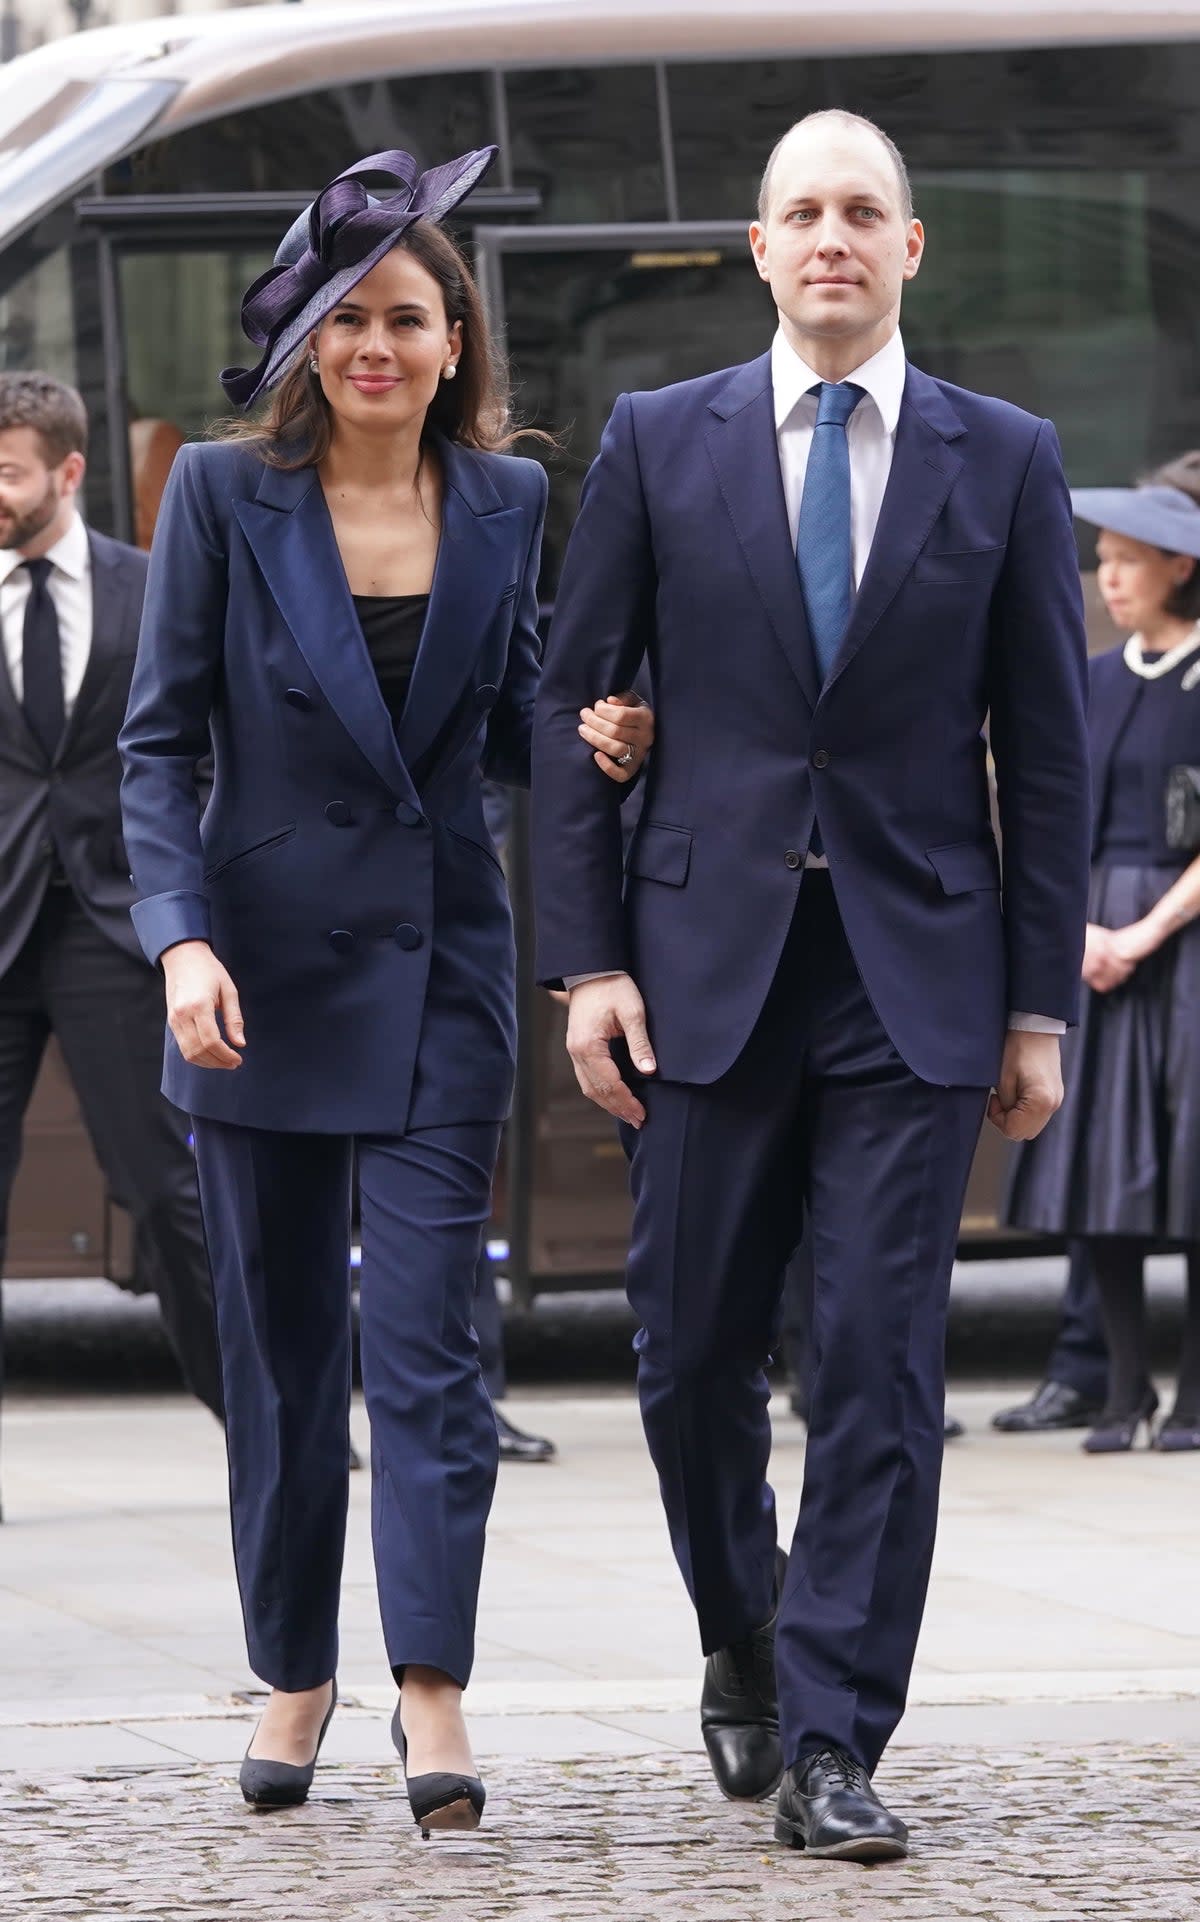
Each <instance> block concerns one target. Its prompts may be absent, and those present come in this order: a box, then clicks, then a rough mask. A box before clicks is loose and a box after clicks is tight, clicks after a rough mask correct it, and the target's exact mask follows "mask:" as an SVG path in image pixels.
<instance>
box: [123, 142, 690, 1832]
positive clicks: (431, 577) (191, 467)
mask: <svg viewBox="0 0 1200 1922" xmlns="http://www.w3.org/2000/svg"><path fill="white" fill-rule="evenodd" d="M493 155H494V149H488V150H485V151H483V152H481V153H477V154H471V155H467V156H466V157H465V158H464V159H462V160H459V161H455V162H452V163H450V164H449V165H448V166H446V167H443V168H440V169H437V170H435V171H434V172H432V173H428V174H426V175H424V176H422V177H421V178H420V179H418V178H417V174H416V168H415V166H414V164H413V163H412V161H411V160H410V159H409V157H408V156H407V155H405V154H399V153H388V154H378V155H373V156H371V157H370V159H369V160H366V161H363V162H361V163H359V165H358V166H357V167H355V168H352V169H350V170H349V172H348V173H347V174H345V175H342V176H340V177H339V179H338V180H336V181H334V182H333V183H331V185H330V186H329V187H328V188H326V189H325V190H324V191H323V192H322V193H321V194H320V195H319V196H318V198H317V200H316V201H314V203H313V205H312V207H311V208H310V209H309V211H308V213H307V215H306V216H304V217H303V218H302V220H301V221H299V222H297V224H296V226H295V227H294V228H293V229H292V230H291V232H290V233H289V234H288V236H287V237H286V238H285V240H284V242H283V243H282V245H281V247H280V250H279V253H278V255H277V257H276V265H275V267H274V268H273V269H272V270H271V271H270V272H269V273H268V274H267V275H265V276H263V278H262V279H261V280H259V281H258V282H256V283H255V285H254V287H252V288H251V289H250V292H249V293H248V295H247V297H246V302H245V304H244V306H243V324H244V326H245V328H246V331H247V333H248V334H249V336H250V338H251V339H254V340H257V341H258V342H260V343H263V344H265V349H266V351H265V353H264V355H263V359H262V361H261V362H260V364H259V366H258V367H257V368H255V369H253V370H252V371H250V372H243V371H241V370H229V371H227V372H226V373H225V374H224V375H223V376H222V381H223V384H224V385H225V388H226V392H227V393H228V394H229V395H230V397H231V398H232V399H233V400H234V401H235V402H236V403H237V404H239V405H241V406H249V405H250V404H251V403H252V402H253V401H254V400H255V399H256V398H257V396H258V395H259V394H260V393H262V392H264V391H266V390H267V389H269V388H273V387H277V389H278V391H277V393H276V395H275V398H274V401H273V403H272V406H271V408H270V410H269V412H268V414H267V415H266V417H265V419H264V420H263V421H262V422H261V423H260V424H258V425H255V426H252V427H247V426H241V425H239V427H238V428H237V429H234V430H230V431H229V433H228V434H227V437H226V438H225V439H224V441H222V442H219V443H217V444H211V443H210V444H207V445H200V446H190V447H186V448H184V449H182V450H181V452H180V454H179V456H178V458H177V460H176V463H175V466H174V469H173V471H172V474H171V478H170V482H169V484H168V487H167V490H166V494H165V496H164V500H163V504H162V509H161V513H160V518H159V522H158V527H157V531H156V534H155V540H154V547H153V552H152V555H151V562H150V578H149V585H148V591H147V597H146V611H145V619H144V623H143V629H142V639H141V646H140V650H139V657H138V665H137V670H136V673H135V676H134V684H133V692H132V697H131V703H130V708H129V714H128V718H127V721H126V725H125V729H124V733H123V735H122V752H123V756H124V763H125V780H124V789H123V805H124V814H125V833H126V839H127V843H128V847H129V852H130V858H131V862H132V866H133V872H134V878H135V881H136V884H137V889H138V894H139V900H138V903H137V905H136V907H135V908H134V910H133V913H134V920H135V922H136V925H137V929H138V933H139V935H140V937H141V940H142V944H143V946H144V948H145V951H146V953H147V955H148V956H149V957H150V958H151V960H153V961H156V962H158V961H161V963H162V966H163V971H164V975H165V979H166V993H167V1012H168V1021H169V1030H170V1032H169V1034H168V1037H167V1052H166V1068H165V1077H164V1088H165V1092H166V1093H167V1094H168V1095H169V1096H170V1098H171V1099H172V1100H173V1101H174V1102H176V1103H177V1104H178V1105H179V1106H180V1107H182V1108H184V1109H186V1110H187V1111H188V1113H189V1114H191V1115H192V1116H193V1118H194V1129H195V1143H196V1158H197V1164H198V1169H199V1176H200V1187H201V1194H202V1199H203V1204H204V1214H205V1225H206V1230H207V1234H208V1239H209V1252H210V1257H211V1261H212V1267H213V1279H214V1286H215V1292H216V1296H217V1308H218V1323H219V1332H220V1340H221V1352H222V1362H223V1369H224V1377H225V1396H226V1407H227V1428H228V1442H229V1460H230V1488H231V1498H232V1510H233V1529H234V1549H235V1558H236V1563H237V1572H238V1581H239V1585H240V1588H241V1594H242V1605H243V1614H244V1617H245V1624H246V1635H247V1643H248V1649H249V1655H250V1661H251V1664H252V1666H253V1668H254V1670H255V1672H256V1673H257V1674H258V1675H260V1676H261V1677H262V1678H263V1679H264V1680H266V1681H267V1682H269V1683H270V1684H271V1687H272V1691H273V1693H272V1695H271V1698H270V1701H269V1703H268V1707H267V1711H266V1713H265V1714H264V1716H263V1719H262V1722H261V1723H260V1725H259V1728H258V1730H257V1731H256V1734H255V1737H254V1740H253V1742H252V1744H251V1748H250V1751H249V1752H248V1754H247V1758H246V1761H245V1763H244V1765H243V1771H242V1787H243V1792H244V1793H245V1795H246V1797H247V1800H249V1801H252V1802H255V1803H257V1804H259V1805H264V1806H277V1805H280V1804H283V1803H288V1802H296V1801H302V1800H303V1799H304V1796H305V1795H306V1794H307V1791H308V1787H309V1784H310V1782H311V1779H312V1774H313V1767H314V1764H315V1761H316V1753H317V1750H318V1748H319V1744H320V1737H321V1735H323V1733H324V1728H325V1726H326V1725H327V1724H328V1719H329V1716H330V1714H331V1713H332V1709H333V1705H334V1702H335V1700H336V1686H335V1682H334V1674H335V1668H336V1660H337V1608H338V1590H339V1581H340V1571H341V1560H342V1549H343V1540H344V1533H345V1519H346V1504H347V1480H346V1476H347V1451H348V1440H347V1417H348V1406H349V1393H350V1365H351V1334H350V1300H349V1282H348V1275H349V1233H350V1202H351V1179H352V1172H353V1168H354V1165H355V1164H356V1165H357V1173H358V1181H359V1191H360V1208H361V1227H362V1250H363V1254H362V1273H361V1288H360V1306H361V1346H362V1370H363V1386H364V1390H365V1394H366V1400H367V1406H368V1411H369V1414H370V1420H371V1437H372V1443H371V1446H372V1470H373V1488H372V1523H373V1539H374V1547H375V1557H376V1570H377V1577H378V1587H379V1599H380V1608H381V1613H382V1617H383V1629H384V1638H385V1642H386V1646H387V1651H388V1659H389V1661H390V1663H391V1665H392V1669H393V1673H394V1674H395V1677H396V1679H397V1681H398V1682H401V1683H402V1695H401V1701H400V1703H398V1705H397V1710H396V1715H395V1717H394V1720H393V1734H394V1736H395V1738H396V1741H397V1746H398V1747H399V1749H400V1751H401V1754H402V1756H405V1757H406V1766H407V1762H408V1761H409V1760H411V1764H412V1767H411V1772H410V1774H409V1792H410V1800H411V1802H412V1806H413V1812H414V1815H415V1816H416V1817H417V1819H418V1820H419V1821H421V1823H422V1827H423V1829H424V1830H428V1829H429V1828H433V1827H473V1826H475V1824H476V1823H477V1822H478V1820H479V1815H480V1813H481V1811H482V1807H483V1789H482V1785H481V1784H480V1783H479V1781H478V1779H477V1777H476V1775H475V1772H474V1765H473V1762H472V1760H471V1752H470V1746H469V1743H468V1740H467V1735H466V1729H465V1726H464V1723H463V1720H462V1712H461V1706H460V1697H461V1691H462V1688H463V1686H464V1685H465V1683H466V1681H467V1677H468V1675H469V1672H470V1667H471V1658H472V1645H473V1635H474V1626H475V1612H476V1599H477V1594H478V1586H479V1574H480V1565H481V1560H482V1554H483V1541H484V1528H485V1523H486V1518H487V1513H488V1509H489V1506H490V1502H491V1495H492V1489H493V1484H494V1479H495V1468H496V1427H495V1422H494V1420H493V1417H492V1413H491V1409H490V1406H489V1403H488V1398H487V1394H486V1391H485V1389H484V1387H483V1383H482V1381H481V1379H480V1374H479V1368H478V1363H477V1357H476V1349H475V1342H474V1337H473V1335H472V1332H471V1325H470V1323H471V1297H472V1288H473V1278H474V1271H475V1261H476V1255H477V1252H478V1247H479V1241H480V1235H481V1232H482V1229H483V1226H484V1223H485V1222H486V1220H487V1217H488V1213H489V1201H490V1188H491V1180H492V1173H493V1168H494V1164H495V1157H496V1151H497V1147H498V1143H499V1136H500V1128H501V1124H502V1122H503V1120H504V1118H505V1116H506V1114H507V1112H508V1107H509V1100H510V1095H511V1088H512V1079H513V1065H514V1053H515V1022H514V957H513V940H512V926H511V918H510V913H509V907H508V901H507V895H506V891H505V885H504V880H503V876H502V874H501V871H500V868H499V865H498V863H497V861H496V858H495V853H494V849H493V847H492V845H491V841H490V838H489V835H488V831H487V828H486V825H485V823H484V817H483V810H482V803H481V792H480V790H481V777H482V776H483V775H485V774H486V775H488V776H492V777H495V778H497V779H500V780H504V781H508V782H513V783H518V784H525V783H527V781H528V755H529V736H530V723H531V716H532V706H533V696H534V689H535V686H536V682H537V675H538V645H537V637H536V632H535V623H536V618H537V575H538V557H539V547H540V540H541V530H542V519H543V513H544V508H545V500H546V480H545V474H544V471H543V469H542V468H541V467H540V466H538V465H537V464H536V463H534V462H532V461H527V460H520V459H515V458H512V457H510V456H508V455H506V454H504V453H503V452H500V451H496V450H499V449H502V448H503V447H504V446H505V445H506V444H507V438H508V436H506V433H505V408H504V400H503V395H502V393H501V391H500V387H499V384H498V381H497V377H496V375H495V372H494V369H493V363H492V358H491V350H490V346H489V341H488V336H487V329H486V324H485V321H484V317H483V313H482V309H481V306H480V302H479V297H478V294H477V292H476V290H475V288H474V285H473V283H472V281H471V276H470V273H469V270H468V268H467V266H466V263H465V261H464V260H463V258H462V256H461V254H460V253H459V252H458V250H457V249H456V248H455V247H454V245H453V243H452V242H451V241H450V240H449V239H448V237H447V236H446V235H445V234H444V233H443V232H442V231H441V229H440V228H439V226H438V225H437V221H438V220H439V218H440V217H441V216H443V215H444V214H445V213H446V212H448V211H449V210H450V208H451V207H453V206H454V205H455V204H456V203H457V202H458V201H459V200H461V199H462V197H463V196H464V194H466V193H467V192H469V191H470V188H471V187H472V186H473V185H474V184H475V182H476V181H477V180H478V179H479V177H480V176H481V174H482V173H483V172H484V171H485V169H486V167H487V166H488V165H489V164H490V161H491V159H492V157H493ZM378 173H386V174H388V175H391V176H392V177H393V178H394V180H398V181H399V182H400V183H401V185H400V190H399V191H398V192H395V193H393V194H392V195H391V196H390V197H389V198H387V199H383V200H377V199H374V198H372V197H371V196H370V195H368V194H367V192H366V191H365V189H364V187H363V186H362V184H361V176H363V175H365V174H378ZM651 732H652V717H651V716H650V714H649V710H648V709H646V708H644V707H640V706H637V705H636V704H634V703H633V697H630V704H626V703H625V701H624V700H623V699H622V698H620V697H619V698H618V699H617V700H616V701H614V702H612V703H608V704H598V707H597V710H596V711H592V710H586V711H585V713H584V715H583V716H582V717H581V734H582V736H583V739H584V740H585V741H587V742H588V743H589V745H590V746H591V747H592V749H593V751H594V754H595V758H596V760H597V762H598V764H599V766H600V768H601V769H602V770H603V772H605V773H609V774H611V775H612V776H613V778H615V779H618V780H623V781H624V780H628V779H629V778H630V777H631V776H632V775H633V774H634V773H636V771H637V769H638V766H639V764H640V760H641V757H642V754H643V753H644V750H645V748H646V746H647V745H648V742H649V738H650V734H651ZM210 740H211V744H212V749H213V755H214V782H213V789H212V798H211V801H210V803H209V805H208V807H207V810H206V811H205V813H204V817H203V820H201V819H200V815H199V809H198V805H197V794H196V786H195V781H194V769H195V764H196V762H197V761H198V760H199V759H200V757H201V756H202V755H204V753H205V752H206V750H207V748H208V745H209V742H210ZM580 751H581V753H582V752H583V751H584V749H583V747H582V745H581V749H580ZM596 778H597V779H600V778H601V774H600V773H597V777H596Z"/></svg>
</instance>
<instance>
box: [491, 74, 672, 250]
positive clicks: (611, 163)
mask: <svg viewBox="0 0 1200 1922" xmlns="http://www.w3.org/2000/svg"><path fill="white" fill-rule="evenodd" d="M505 88H506V91H507V96H508V124H509V149H510V154H511V159H512V177H513V182H514V185H516V186H519V187H536V188H537V189H538V190H539V192H540V193H541V195H542V214H541V218H542V219H543V220H547V221H552V222H561V223H568V222H575V221H602V220H603V221H607V220H661V219H662V218H663V216H664V215H665V213H666V202H665V198H664V193H663V169H662V144H661V140H660V137H659V122H658V96H657V90H656V86H655V78H654V72H653V70H652V68H650V67H555V68H552V69H550V70H548V71H546V72H544V73H511V74H509V75H508V76H507V78H506V80H505Z"/></svg>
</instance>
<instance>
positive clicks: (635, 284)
mask: <svg viewBox="0 0 1200 1922" xmlns="http://www.w3.org/2000/svg"><path fill="white" fill-rule="evenodd" d="M503 286H504V301H505V319H506V327H507V346H508V351H509V354H510V355H511V357H512V362H513V370H514V379H515V386H516V400H517V407H518V411H519V412H520V414H521V416H522V418H523V419H524V420H525V421H526V422H528V423H529V424H531V425H535V426H539V427H547V428H549V429H550V430H551V431H552V432H553V433H555V434H557V435H560V436H561V437H562V439H563V442H564V451H563V452H562V453H561V454H559V455H554V456H551V457H550V458H549V460H548V462H547V464H548V466H549V468H550V474H551V492H550V507H549V512H548V515H547V522H546V537H545V543H544V547H543V561H544V566H543V574H542V593H543V597H544V598H545V599H553V595H554V589H555V586H556V584H557V581H558V575H559V570H560V568H561V566H562V556H563V550H564V548H565V546H566V541H567V536H568V534H569V533H570V531H571V525H572V522H573V521H574V518H575V512H576V509H577V507H578V504H579V489H580V485H581V484H582V480H583V476H584V474H585V472H586V471H587V466H588V463H589V462H590V461H591V459H592V457H593V455H594V454H595V452H596V449H597V447H598V446H599V444H600V436H601V434H602V432H603V431H604V424H605V422H606V421H607V419H608V416H609V414H610V412H611V411H612V405H613V402H614V401H615V400H616V398H617V395H618V394H620V393H623V392H625V391H626V390H628V389H636V388H650V387H663V386H666V384H667V383H668V382H669V381H675V380H689V379H691V378H692V377H693V376H694V375H697V374H706V373H710V372H711V371H712V370H713V369H714V368H717V367H722V366H725V365H727V364H728V363H730V362H732V361H737V360H743V359H749V358H750V357H751V356H752V355H754V354H757V353H760V352H761V351H762V350H763V348H765V347H766V345H767V343H768V342H769V340H770V338H771V334H772V332H773V330H774V325H775V313H774V309H773V308H772V306H771V303H770V299H769V297H768V296H767V295H766V293H765V291H764V289H763V287H762V285H761V283H760V281H759V280H758V277H757V275H756V274H755V272H754V269H753V267H752V265H751V263H750V260H749V257H748V255H747V254H746V253H745V252H744V251H743V249H742V247H741V246H740V244H738V245H735V246H734V247H732V248H728V249H727V248H724V247H701V248H694V249H691V250H689V251H683V250H673V249H671V248H662V249H655V250H653V251H650V250H646V251H641V252H633V251H630V250H628V249H622V250H620V251H617V250H611V251H610V250H608V249H605V250H603V251H594V252H593V251H584V250H580V251H577V252H572V253H561V254H559V253H554V254H544V253H539V254H524V255H509V256H508V257H506V259H505V261H504V269H503ZM519 451H521V452H529V453H531V454H535V455H539V457H541V458H545V456H544V453H543V450H541V449H540V448H539V447H538V446H537V445H536V444H533V443H531V444H529V445H528V446H527V447H522V448H521V449H520V450H519Z"/></svg>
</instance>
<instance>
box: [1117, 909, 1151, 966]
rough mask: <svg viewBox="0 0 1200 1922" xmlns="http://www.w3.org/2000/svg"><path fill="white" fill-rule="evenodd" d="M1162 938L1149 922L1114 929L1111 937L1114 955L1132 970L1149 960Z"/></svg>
mask: <svg viewBox="0 0 1200 1922" xmlns="http://www.w3.org/2000/svg"><path fill="white" fill-rule="evenodd" d="M1160 938H1161V937H1160V936H1159V935H1157V934H1156V933H1155V930H1154V928H1153V926H1152V925H1151V923H1150V921H1149V920H1144V921H1131V922H1130V923H1129V925H1128V927H1124V928H1114V929H1113V931H1112V933H1111V935H1110V936H1109V939H1110V941H1111V943H1112V949H1113V953H1114V954H1116V955H1117V956H1118V957H1119V958H1120V959H1121V960H1122V961H1127V962H1128V963H1129V966H1130V968H1131V969H1133V968H1136V966H1137V964H1138V962H1139V961H1145V960H1148V959H1149V957H1150V956H1151V955H1152V954H1153V953H1154V951H1155V949H1156V948H1157V947H1158V945H1159V940H1160Z"/></svg>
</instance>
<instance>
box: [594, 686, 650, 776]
mask: <svg viewBox="0 0 1200 1922" xmlns="http://www.w3.org/2000/svg"><path fill="white" fill-rule="evenodd" d="M579 721H580V727H579V732H580V734H581V735H582V736H583V738H584V740H585V741H586V742H587V744H588V746H589V747H591V748H595V750H596V752H595V753H594V754H593V756H592V759H593V761H595V763H596V766H597V767H598V768H600V769H601V770H602V771H603V772H604V773H605V774H607V775H608V778H609V780H610V781H632V779H633V777H634V775H635V774H637V773H638V772H639V770H640V768H641V766H642V763H643V762H644V760H645V759H646V756H647V754H649V752H650V749H651V747H652V746H653V745H654V709H653V708H652V707H647V705H646V703H645V701H643V700H642V699H641V698H640V696H639V695H637V694H634V693H633V692H632V691H630V690H627V691H626V692H625V693H624V694H610V695H609V697H608V699H607V700H606V701H597V702H596V705H595V707H585V708H581V709H580V712H579ZM626 756H628V758H627V759H626V758H624V757H626Z"/></svg>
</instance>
